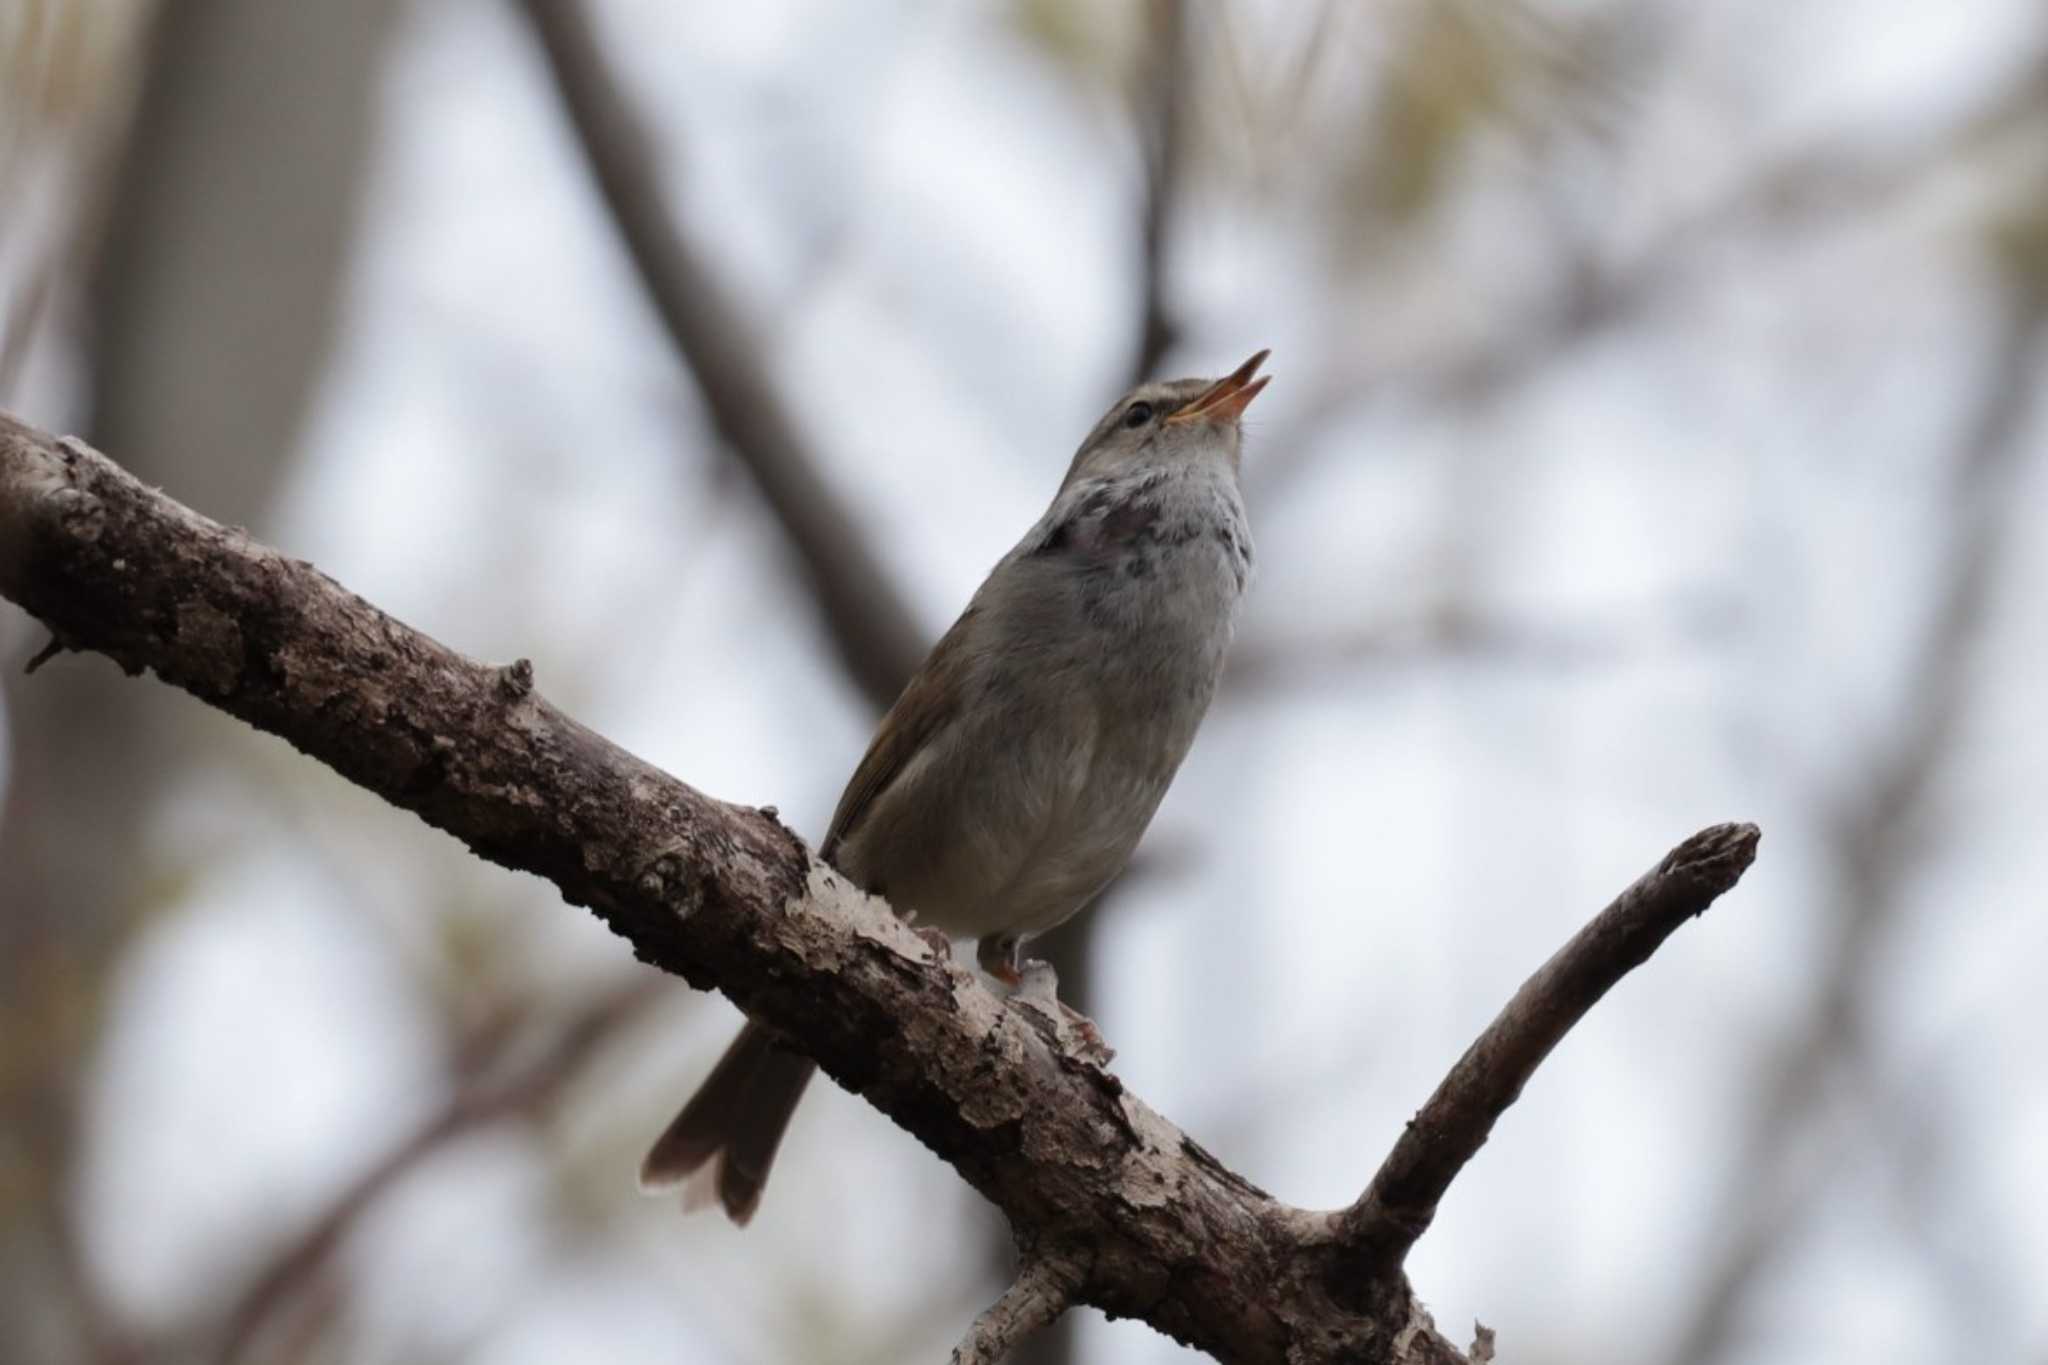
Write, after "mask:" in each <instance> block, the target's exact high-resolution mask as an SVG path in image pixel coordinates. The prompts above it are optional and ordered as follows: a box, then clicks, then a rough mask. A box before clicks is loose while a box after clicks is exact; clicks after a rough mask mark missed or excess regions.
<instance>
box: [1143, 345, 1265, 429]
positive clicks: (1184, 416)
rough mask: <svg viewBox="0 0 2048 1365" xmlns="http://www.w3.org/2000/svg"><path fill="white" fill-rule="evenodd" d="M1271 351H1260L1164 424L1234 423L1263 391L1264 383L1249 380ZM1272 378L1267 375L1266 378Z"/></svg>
mask: <svg viewBox="0 0 2048 1365" xmlns="http://www.w3.org/2000/svg"><path fill="white" fill-rule="evenodd" d="M1271 354H1272V352H1271V351H1260V352H1259V353H1258V354H1257V355H1255V356H1253V357H1252V358H1251V359H1250V360H1247V361H1245V363H1244V364H1242V365H1240V366H1238V367H1237V368H1236V369H1234V370H1232V371H1231V372H1230V373H1229V374H1227V375H1225V376H1224V377H1223V378H1221V379H1219V380H1217V381H1216V382H1215V383H1213V384H1211V385H1210V386H1209V387H1208V388H1206V389H1203V390H1202V391H1201V392H1200V393H1199V394H1197V395H1195V401H1194V402H1192V403H1190V404H1188V405H1187V406H1186V407H1184V408H1182V409H1180V410H1179V411H1178V412H1176V413H1174V414H1173V415H1172V416H1170V417H1168V418H1167V419H1166V420H1167V421H1168V422H1169V423H1171V422H1193V421H1198V420H1199V421H1209V422H1234V421H1236V420H1237V419H1238V417H1239V415H1240V414H1242V413H1243V412H1244V410H1245V409H1246V408H1248V407H1250V406H1251V402H1252V399H1254V398H1257V397H1258V396H1259V390H1260V389H1263V388H1265V387H1266V380H1265V379H1257V380H1255V379H1253V378H1252V376H1253V375H1255V374H1257V373H1258V372H1259V366H1261V365H1263V364H1265V363H1266V357H1267V356H1269V355H1271ZM1266 378H1267V379H1270V378H1272V376H1271V375H1268V376H1267V377H1266Z"/></svg>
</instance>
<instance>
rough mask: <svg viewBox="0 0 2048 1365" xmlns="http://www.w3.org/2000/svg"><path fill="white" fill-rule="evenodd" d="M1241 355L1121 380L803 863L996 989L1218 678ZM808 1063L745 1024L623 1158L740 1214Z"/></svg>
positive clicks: (1076, 886) (1116, 845)
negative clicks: (1212, 375)
mask: <svg viewBox="0 0 2048 1365" xmlns="http://www.w3.org/2000/svg"><path fill="white" fill-rule="evenodd" d="M1267 355H1268V352H1267V351H1263V350H1262V351H1260V352H1259V353H1258V354H1256V355H1254V356H1253V357H1252V358H1251V359H1249V360H1247V361H1245V362H1244V364H1242V365H1240V366H1238V367H1237V369H1235V370H1233V371H1232V372H1231V373H1230V374H1228V375H1225V376H1224V377H1223V378H1221V379H1180V380H1167V381H1155V382H1150V383H1145V384H1140V385H1139V386H1138V387H1136V388H1135V389H1133V390H1131V391H1130V392H1129V393H1127V394H1125V395H1124V396H1123V397H1121V398H1119V399H1118V400H1117V401H1116V403H1115V404H1114V405H1113V406H1112V407H1111V408H1110V409H1109V411H1108V412H1106V413H1105V414H1104V415H1103V416H1102V418H1101V420H1100V421H1098V422H1096V424H1095V426H1094V428H1093V430H1091V431H1090V432H1089V433H1088V435H1087V437H1086V438H1085V439H1084V440H1083V441H1082V442H1081V445H1080V447H1079V448H1078V449H1077V450H1076V452H1075V453H1074V456H1073V459H1072V461H1071V463H1070V464H1069V465H1068V468H1067V472H1066V477H1065V478H1064V479H1063V480H1062V481H1061V482H1060V486H1059V490H1058V492H1057V493H1056V494H1055V495H1054V497H1053V500H1052V503H1051V505H1050V506H1049V507H1048V508H1047V509H1046V512H1045V514H1044V515H1043V516H1041V517H1040V518H1039V519H1038V521H1037V522H1036V523H1035V524H1034V525H1033V526H1032V527H1031V529H1030V530H1029V531H1028V532H1026V533H1025V535H1024V537H1023V539H1021V540H1020V541H1018V542H1017V544H1016V546H1015V547H1014V548H1012V549H1011V550H1010V552H1009V553H1008V554H1006V555H1004V556H1003V557H1002V559H1001V560H999V561H998V562H997V564H996V566H995V567H994V568H993V569H992V570H990V572H989V575H988V578H987V579H986V580H985V581H984V582H983V583H982V585H981V587H980V589H979V590H977V591H976V592H975V594H974V596H973V598H972V599H971V600H970V601H969V602H968V604H967V608H966V610H964V611H963V612H962V613H961V614H960V618H959V620H957V621H955V622H954V623H953V625H952V627H951V628H950V629H949V630H947V631H946V633H945V635H944V636H942V637H941V638H940V640H939V642H938V644H936V645H935V646H933V648H932V651H931V654H930V655H929V656H928V657H927V658H926V659H925V661H924V663H923V664H922V666H920V667H919V669H918V670H917V672H916V673H915V674H914V675H913V676H912V677H911V679H910V682H909V683H908V684H907V685H905V687H904V689H903V692H902V694H901V695H900V696H898V697H897V699H896V702H895V704H894V705H893V706H891V707H890V708H889V711H888V713H887V714H886V715H885V716H883V718H882V721H881V724H880V725H879V727H878V728H877V729H876V732H875V735H874V739H873V741H872V742H871V743H870V744H869V745H868V748H867V752H866V754H865V755H864V756H863V757H862V758H861V760H860V764H859V766H857V767H856V768H855V769H854V773H853V777H852V778H851V780H849V781H848V782H847V784H846V789H845V792H844V794H842V795H841V796H840V798H839V804H838V806H837V808H836V809H835V810H834V811H833V813H832V820H831V823H830V825H829V826H828V827H827V830H826V834H825V839H824V842H823V843H822V844H821V845H820V846H819V850H818V852H819V856H820V857H821V858H823V859H824V860H825V861H826V862H827V863H830V864H831V865H833V866H834V867H836V868H837V869H838V870H839V871H840V872H841V873H842V874H843V875H845V876H846V877H847V878H849V879H850V880H851V881H853V882H854V883H856V884H857V885H859V886H860V887H862V888H863V889H865V890H867V891H869V892H871V893H873V894H875V895H879V896H882V897H884V898H886V899H887V900H888V901H889V903H890V904H891V906H892V907H894V908H895V909H896V911H897V912H898V913H899V914H902V915H904V916H905V917H906V918H911V919H913V920H914V923H915V924H917V925H918V926H920V929H921V930H922V931H925V932H929V931H930V930H932V929H936V930H938V931H939V932H941V933H943V934H945V935H948V936H951V937H957V938H974V939H976V940H978V945H977V948H976V952H975V959H976V962H977V963H978V965H979V966H980V967H981V968H982V969H983V970H984V971H986V972H987V973H988V974H989V975H990V976H991V977H993V978H995V979H996V980H997V981H998V982H1000V983H1002V984H1003V985H1004V986H1005V987H1007V988H1009V989H1011V990H1015V989H1017V988H1018V987H1019V985H1020V983H1021V982H1022V981H1023V978H1024V972H1025V969H1026V968H1027V967H1037V966H1039V965H1040V964H1032V963H1026V964H1022V965H1020V963H1019V961H1018V954H1019V951H1020V949H1021V947H1022V945H1023V944H1024V943H1025V941H1026V940H1028V939H1030V938H1031V937H1033V936H1034V935H1037V934H1042V933H1044V932H1045V931H1047V930H1049V929H1051V928H1053V927H1054V926H1055V925H1058V924H1060V923H1062V922H1063V921H1065V920H1066V919H1067V918H1069V917H1070V916H1072V915H1074V914H1075V913H1076V912H1078V911H1079V910H1081V909H1082V908H1083V907H1085V906H1086V905H1087V904H1088V903H1089V902H1090V901H1092V900H1093V899H1094V898H1095V897H1096V895H1097V894H1098V893H1099V892H1100V891H1101V890H1102V889H1103V887H1104V886H1106V885H1107V884H1108V883H1109V881H1110V880H1111V879H1112V878H1113V877H1115V876H1116V874H1117V873H1118V872H1119V871H1121V870H1122V868H1123V866H1124V864H1125V862H1126V861H1127V860H1128V859H1129V858H1130V856H1131V852H1132V850H1133V849H1134V848H1136V846H1137V844H1138V841H1139V839H1140V838H1141V837H1142V836H1143V834H1144V832H1145V829H1146V826H1147V825H1149V824H1150V823H1151V820H1152V815H1153V812H1154V811H1156V810H1157V809H1158V807H1159V802H1160V800H1161V798H1162V797H1164V796H1165V794H1166V790H1167V787H1168V786H1169V785H1170V784H1171V782H1172V781H1173V777H1174V774H1175V773H1176V772H1177V771H1178V770H1179V768H1180V765H1181V760H1182V759H1183V758H1185V757H1186V755H1187V752H1188V749H1189V746H1190V745H1191V744H1192V743H1193V741H1194V738H1195V732H1196V730H1197V728H1198V727H1199V726H1200V724H1201V721H1202V718H1203V716H1204V715H1205V714H1206V713H1207V711H1208V709H1209V703H1210V701H1211V699H1212V698H1213V697H1214V696H1215V694H1216V688H1217V684H1218V682H1219V680H1220V679H1221V676H1222V672H1223V665H1224V656H1225V655H1226V653H1227V652H1228V650H1229V646H1230V641H1231V637H1232V634H1233V632H1234V630H1235V627H1236V618H1237V614H1238V606H1239V602H1240V599H1241V598H1242V597H1243V595H1244V592H1245V589H1246V587H1247V585H1248V583H1249V581H1250V578H1251V573H1252V565H1253V558H1252V541H1251V532H1250V529H1249V526H1248V525H1247V522H1246V518H1245V510H1244V501H1243V498H1242V496H1241V493H1240V490H1239V482H1238V468H1239V463H1240V453H1241V447H1242V444H1243V421H1242V418H1243V414H1244V411H1245V408H1246V407H1247V406H1249V405H1250V403H1251V401H1252V400H1253V399H1254V398H1256V397H1257V396H1258V394H1259V391H1260V390H1261V389H1263V388H1265V386H1266V383H1267V380H1268V378H1270V376H1266V377H1259V378H1254V376H1255V375H1257V374H1258V371H1259V367H1260V366H1261V365H1262V364H1263V363H1264V362H1265V360H1266V357H1267ZM815 1070H816V1064H815V1063H814V1062H812V1060H811V1059H810V1058H809V1057H807V1056H805V1055H804V1054H803V1053H802V1052H801V1051H798V1050H796V1049H795V1048H794V1047H792V1046H791V1045H790V1044H788V1043H787V1042H786V1041H785V1040H784V1039H783V1038H782V1037H781V1036H780V1035H778V1034H777V1033H776V1032H774V1031H773V1030H772V1029H770V1028H769V1027H767V1026H766V1025H764V1024H760V1023H757V1022H752V1021H749V1022H748V1023H747V1024H746V1025H745V1026H744V1027H743V1028H742V1029H741V1031H740V1034H739V1036H738V1037H737V1038H736V1039H734V1041H733V1043H732V1044H731V1046H730V1047H728V1048H727V1049H726V1051H725V1054H724V1056H723V1057H721V1058H720V1059H719V1062H718V1064H717V1065H716V1066H715V1067H713V1068H712V1071H711V1074H710V1075H709V1076H708V1077H707V1078H706V1079H705V1081H704V1083H703V1084H702V1085H701V1086H700V1087H699V1088H698V1090H697V1092H696V1093H695V1095H694V1096H692V1098H691V1099H690V1101H689V1102H688V1103H687V1104H686V1105H684V1106H683V1108H682V1110H681V1112H680V1113H678V1114H677V1115H676V1117H675V1119H674V1120H673V1121H672V1122H671V1123H670V1124H669V1125H668V1127H667V1128H666V1129H665V1130H664V1131H663V1132H662V1134H661V1136H660V1137H659V1138H658V1139H657V1140H656V1141H655V1143H654V1145H653V1147H652V1149H650V1150H649V1152H648V1154H647V1157H646V1160H645V1161H644V1162H643V1163H642V1165H641V1170H640V1179H641V1185H642V1187H643V1188H644V1189H647V1190H649V1191H661V1190H665V1189H669V1188H672V1187H674V1186H675V1185H678V1184H681V1185H683V1187H684V1195H683V1203H684V1207H685V1208H686V1209H689V1208H698V1207H704V1206H707V1205H709V1204H710V1203H711V1202H712V1201H713V1199H714V1198H715V1199H716V1201H717V1202H718V1203H720V1204H721V1205H723V1207H724V1209H725V1212H726V1214H727V1216H728V1217H730V1218H731V1219H732V1221H733V1222H734V1223H736V1224H739V1225H740V1226H745V1225H746V1223H747V1222H748V1221H749V1220H750V1219H751V1218H752V1217H753V1216H754V1213H755V1210H756V1209H757V1208H758V1206H759V1204H760V1200H761V1193H762V1190H763V1188H764V1187H765V1186H766V1183H767V1180H768V1172H769V1169H770V1167H771V1166H772V1165H773V1163H774V1159H775V1153H776V1149H777V1148H778V1147H779V1146H780V1145H781V1142H782V1137H783V1134H784V1132H785V1131H786V1130H787V1128H788V1126H789V1122H790V1118H791V1116H792V1115H793V1114H794V1113H795V1111H796V1106H797V1101H798V1100H799V1099H800V1098H801V1097H802V1095H803V1091H804V1087H805V1085H806V1084H808V1083H809V1081H810V1079H811V1076H812V1073H813V1072H814V1071H815Z"/></svg>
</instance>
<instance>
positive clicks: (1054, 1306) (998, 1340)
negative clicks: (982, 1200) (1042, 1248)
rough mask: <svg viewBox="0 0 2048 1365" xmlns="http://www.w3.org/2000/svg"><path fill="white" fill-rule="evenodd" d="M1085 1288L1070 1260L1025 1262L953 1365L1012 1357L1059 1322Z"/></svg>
mask: <svg viewBox="0 0 2048 1365" xmlns="http://www.w3.org/2000/svg"><path fill="white" fill-rule="evenodd" d="M1080 1283H1081V1271H1080V1267H1079V1265H1078V1264H1077V1263H1075V1262H1074V1261H1072V1260H1070V1259H1067V1258H1064V1257H1059V1256H1032V1257H1028V1258H1026V1260H1025V1262H1024V1264H1023V1265H1021V1266H1019V1267H1018V1268H1017V1278H1016V1279H1015V1280H1013V1281H1011V1283H1010V1287H1009V1288H1008V1289H1005V1290H1004V1291H1003V1296H1002V1297H1001V1298H999V1299H997V1300H996V1301H995V1302H994V1303H992V1304H990V1305H989V1306H988V1308H987V1309H985V1310H984V1311H983V1312H982V1314H981V1316H980V1317H978V1318H976V1319H975V1320H974V1325H973V1326H971V1327H969V1328H968V1329H967V1335H966V1336H964V1337H962V1338H961V1339H960V1344H959V1345H958V1346H955V1347H954V1348H953V1361H952V1365H998V1362H1000V1361H1002V1360H1004V1359H1005V1358H1007V1357H1008V1356H1009V1354H1010V1348H1011V1347H1013V1346H1015V1345H1016V1344H1017V1343H1018V1342H1020V1341H1022V1340H1023V1339H1024V1338H1025V1337H1027V1336H1029V1335H1031V1334H1032V1333H1033V1332H1036V1331H1038V1330H1039V1329H1040V1328H1042V1327H1049V1326H1051V1325H1052V1324H1053V1323H1054V1322H1056V1321H1057V1320H1058V1319H1059V1316H1060V1314H1062V1313H1064V1312H1066V1311H1067V1309H1068V1307H1069V1306H1070V1305H1071V1304H1072V1303H1073V1302H1074V1290H1075V1288H1076V1287H1077V1286H1078V1285H1079V1284H1080Z"/></svg>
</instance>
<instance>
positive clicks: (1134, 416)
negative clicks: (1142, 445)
mask: <svg viewBox="0 0 2048 1365" xmlns="http://www.w3.org/2000/svg"><path fill="white" fill-rule="evenodd" d="M1151 420H1152V405H1151V404H1150V403H1133V404H1131V405H1130V406H1129V407H1127V408H1125V409H1124V425H1125V426H1126V427H1129V428H1130V429H1131V430H1132V431H1136V430H1137V429H1138V428H1139V427H1142V426H1144V425H1145V423H1147V422H1149V421H1151Z"/></svg>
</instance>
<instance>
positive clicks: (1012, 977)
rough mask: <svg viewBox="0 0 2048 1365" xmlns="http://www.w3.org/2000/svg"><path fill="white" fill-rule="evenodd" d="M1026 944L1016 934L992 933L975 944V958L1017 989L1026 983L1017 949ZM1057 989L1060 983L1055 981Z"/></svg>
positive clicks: (983, 966)
mask: <svg viewBox="0 0 2048 1365" xmlns="http://www.w3.org/2000/svg"><path fill="white" fill-rule="evenodd" d="M1023 946H1024V940H1022V939H1020V938H1018V937H1017V936H1016V935H1014V934H990V935H989V936H988V937H986V938H984V939H982V940H981V942H979V943H977V944H975V945H974V960H975V961H976V962H977V963H979V964H980V966H981V969H982V970H983V971H985V972H987V973H988V974H989V975H990V976H992V977H994V978H995V979H996V980H998V981H1000V982H1002V983H1003V984H1004V985H1005V986H1008V987H1009V988H1010V989H1011V990H1013V991H1014V990H1016V989H1017V988H1018V987H1020V986H1022V985H1023V984H1024V973H1023V972H1022V971H1020V970H1019V969H1018V967H1017V950H1018V949H1019V948H1021V947H1023ZM1053 988H1054V990H1055V991H1057V990H1058V988H1059V983H1058V982H1057V981H1055V982H1054V983H1053Z"/></svg>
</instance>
